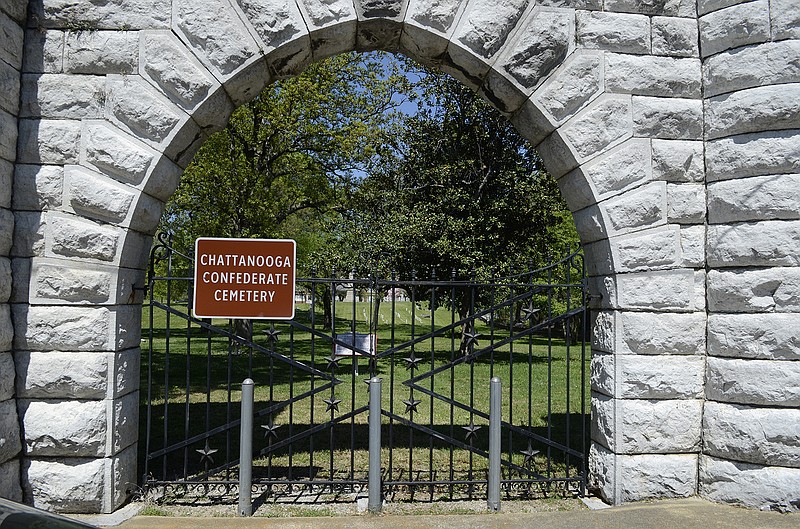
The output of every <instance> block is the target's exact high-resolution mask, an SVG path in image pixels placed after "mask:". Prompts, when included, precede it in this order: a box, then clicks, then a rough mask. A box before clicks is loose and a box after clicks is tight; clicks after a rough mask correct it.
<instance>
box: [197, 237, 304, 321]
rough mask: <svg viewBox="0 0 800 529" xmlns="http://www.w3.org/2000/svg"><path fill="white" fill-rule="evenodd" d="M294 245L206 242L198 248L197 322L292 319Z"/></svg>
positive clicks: (269, 241) (262, 241)
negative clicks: (239, 319) (200, 320)
mask: <svg viewBox="0 0 800 529" xmlns="http://www.w3.org/2000/svg"><path fill="white" fill-rule="evenodd" d="M295 249H296V245H295V242H294V241H292V240H276V239H217V238H211V237H202V238H200V239H197V241H195V246H194V255H195V259H194V315H195V316H196V317H198V318H255V319H270V320H290V319H292V318H294V279H295V269H296V266H295V264H296V263H295V255H296V251H295Z"/></svg>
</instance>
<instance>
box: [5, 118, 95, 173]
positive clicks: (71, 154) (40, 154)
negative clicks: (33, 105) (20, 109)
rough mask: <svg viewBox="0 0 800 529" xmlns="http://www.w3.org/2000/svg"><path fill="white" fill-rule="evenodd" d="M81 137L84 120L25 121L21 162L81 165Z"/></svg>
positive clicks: (20, 124) (21, 135) (20, 150)
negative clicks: (79, 157) (79, 156)
mask: <svg viewBox="0 0 800 529" xmlns="http://www.w3.org/2000/svg"><path fill="white" fill-rule="evenodd" d="M0 115H2V113H0ZM80 134H81V123H80V121H69V120H51V119H42V120H38V119H21V120H19V147H20V149H19V153H18V157H17V162H18V163H30V164H40V163H44V164H57V165H63V164H67V163H78V152H79V139H80Z"/></svg>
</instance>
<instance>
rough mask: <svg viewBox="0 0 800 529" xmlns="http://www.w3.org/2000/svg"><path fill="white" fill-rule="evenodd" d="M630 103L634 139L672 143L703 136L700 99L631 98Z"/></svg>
mask: <svg viewBox="0 0 800 529" xmlns="http://www.w3.org/2000/svg"><path fill="white" fill-rule="evenodd" d="M632 103H633V133H634V135H635V136H642V137H645V138H664V139H671V140H699V139H702V137H703V102H702V101H700V100H699V99H677V98H669V99H667V98H664V97H636V96H634V97H633V99H632Z"/></svg>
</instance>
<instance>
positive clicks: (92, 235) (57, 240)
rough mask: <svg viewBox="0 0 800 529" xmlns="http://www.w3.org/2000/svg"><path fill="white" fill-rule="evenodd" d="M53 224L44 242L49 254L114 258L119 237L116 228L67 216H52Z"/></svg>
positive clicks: (102, 259)
mask: <svg viewBox="0 0 800 529" xmlns="http://www.w3.org/2000/svg"><path fill="white" fill-rule="evenodd" d="M52 222H53V224H54V226H53V229H51V230H49V232H48V234H47V241H46V245H47V248H48V249H49V250H50V251H51V252H52V253H54V254H56V255H63V256H65V257H81V258H87V259H97V260H100V261H109V262H110V261H113V260H114V259H115V257H116V255H117V250H118V248H119V243H120V239H121V237H122V233H121V231H120V230H119V229H116V228H112V227H110V226H106V225H101V224H97V223H95V222H91V221H89V220H84V219H82V218H80V217H73V216H67V215H63V216H62V215H59V216H56V217H53V218H52ZM56 226H57V227H56Z"/></svg>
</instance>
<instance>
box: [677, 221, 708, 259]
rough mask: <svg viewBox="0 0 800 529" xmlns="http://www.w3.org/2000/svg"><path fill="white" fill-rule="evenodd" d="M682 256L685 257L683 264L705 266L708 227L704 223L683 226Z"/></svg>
mask: <svg viewBox="0 0 800 529" xmlns="http://www.w3.org/2000/svg"><path fill="white" fill-rule="evenodd" d="M681 256H682V257H683V263H682V264H683V266H685V267H689V268H705V266H706V227H705V226H704V225H702V224H698V225H695V226H686V225H684V226H681Z"/></svg>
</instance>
